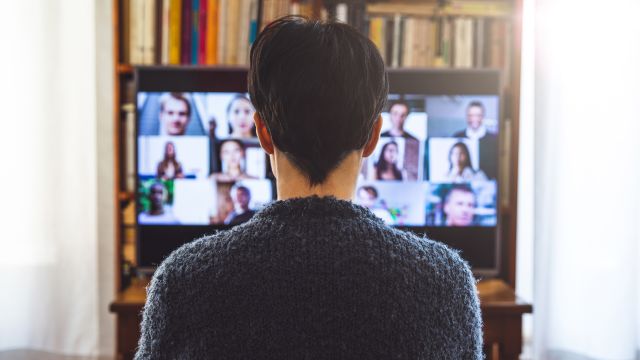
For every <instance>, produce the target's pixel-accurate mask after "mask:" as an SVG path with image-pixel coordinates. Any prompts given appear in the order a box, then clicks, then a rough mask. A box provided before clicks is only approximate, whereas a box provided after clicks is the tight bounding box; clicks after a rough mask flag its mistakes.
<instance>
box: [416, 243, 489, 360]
mask: <svg viewBox="0 0 640 360" xmlns="http://www.w3.org/2000/svg"><path fill="white" fill-rule="evenodd" d="M428 244H430V245H427V247H431V251H432V254H433V255H434V257H433V258H431V259H430V261H426V262H425V263H423V264H426V265H425V266H428V269H430V271H423V273H425V274H430V275H426V276H427V278H426V279H425V281H427V283H428V286H427V287H426V289H423V291H425V293H422V296H423V297H426V298H428V299H429V302H430V305H429V307H428V308H429V310H428V311H429V314H428V316H427V323H426V324H425V326H426V328H425V331H426V332H427V334H428V336H427V338H428V339H429V341H428V343H427V344H426V347H425V354H426V356H424V358H438V359H456V360H481V359H483V357H484V356H483V353H482V316H481V313H480V301H479V299H478V294H477V289H476V280H475V278H474V277H473V274H472V273H471V270H470V268H469V265H468V264H467V262H466V261H465V260H463V259H462V258H461V257H460V255H459V254H458V253H457V252H456V251H454V250H451V249H449V248H448V247H447V246H445V245H443V244H440V243H433V242H431V241H429V242H428ZM423 269H424V268H423ZM436 354H437V355H436Z"/></svg>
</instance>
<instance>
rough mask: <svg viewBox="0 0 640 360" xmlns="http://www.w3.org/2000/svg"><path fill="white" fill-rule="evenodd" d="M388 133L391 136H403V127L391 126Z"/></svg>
mask: <svg viewBox="0 0 640 360" xmlns="http://www.w3.org/2000/svg"><path fill="white" fill-rule="evenodd" d="M389 134H391V135H393V136H403V135H404V130H403V129H396V128H391V130H389Z"/></svg>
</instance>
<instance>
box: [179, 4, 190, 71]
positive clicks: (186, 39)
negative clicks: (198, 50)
mask: <svg viewBox="0 0 640 360" xmlns="http://www.w3.org/2000/svg"><path fill="white" fill-rule="evenodd" d="M191 10H192V8H191V0H182V24H181V25H182V29H181V30H182V31H181V33H182V41H181V45H182V46H181V48H180V53H181V54H180V63H181V64H182V65H187V64H191V26H192V25H191V23H192V21H191V20H192V19H191V16H192V15H191Z"/></svg>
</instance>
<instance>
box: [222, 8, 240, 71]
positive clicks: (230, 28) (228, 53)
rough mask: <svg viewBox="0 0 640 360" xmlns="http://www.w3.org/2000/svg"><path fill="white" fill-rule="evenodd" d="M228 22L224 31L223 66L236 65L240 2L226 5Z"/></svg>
mask: <svg viewBox="0 0 640 360" xmlns="http://www.w3.org/2000/svg"><path fill="white" fill-rule="evenodd" d="M226 17H227V18H228V19H229V21H228V23H227V29H226V35H227V36H226V39H225V49H224V52H225V64H229V65H235V64H237V63H238V39H239V34H238V33H239V24H238V21H239V19H240V2H239V1H238V0H230V1H229V2H228V3H227V16H226Z"/></svg>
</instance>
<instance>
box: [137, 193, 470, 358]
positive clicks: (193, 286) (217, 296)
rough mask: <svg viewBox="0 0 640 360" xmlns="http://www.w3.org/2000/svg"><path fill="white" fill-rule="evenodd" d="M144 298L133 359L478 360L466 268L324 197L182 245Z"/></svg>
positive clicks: (268, 211)
mask: <svg viewBox="0 0 640 360" xmlns="http://www.w3.org/2000/svg"><path fill="white" fill-rule="evenodd" d="M147 295H148V296H147V303H146V305H145V308H144V315H143V321H142V336H141V338H140V343H139V348H138V352H137V354H136V359H481V358H482V330H481V316H480V307H479V302H478V297H477V293H476V287H475V280H474V278H473V276H472V274H471V272H470V270H469V267H468V265H467V264H466V262H465V261H464V260H462V259H461V258H460V256H459V255H458V254H457V253H456V252H455V251H452V250H450V249H449V248H447V247H446V246H445V245H442V244H440V243H437V242H434V241H431V240H428V239H425V238H420V237H417V236H415V235H413V234H411V233H408V232H403V231H399V230H397V229H394V228H391V227H389V226H386V225H385V224H384V223H383V222H382V221H381V220H380V219H378V218H377V217H376V216H375V215H373V214H372V213H371V212H370V211H369V210H367V209H366V208H364V207H361V206H358V205H354V204H352V203H351V202H348V201H343V200H337V199H335V198H332V197H323V198H319V197H309V198H298V199H290V200H282V201H276V202H273V203H271V204H270V205H268V206H267V207H266V208H264V209H263V210H261V211H259V212H258V213H257V214H256V215H255V216H254V217H253V218H252V219H251V220H250V221H249V222H247V223H244V224H242V225H239V226H237V227H235V228H233V229H231V230H228V231H222V232H218V233H217V234H215V235H212V236H208V237H205V238H202V239H199V240H196V241H193V242H191V243H189V244H186V245H184V246H182V247H181V248H179V249H178V250H176V251H175V252H173V253H172V254H171V255H170V256H169V257H168V258H167V259H166V260H165V261H164V262H163V263H162V264H161V265H160V266H159V267H158V269H157V270H156V272H155V275H154V277H153V279H152V281H151V284H150V286H149V288H148V294H147Z"/></svg>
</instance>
